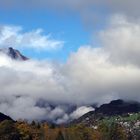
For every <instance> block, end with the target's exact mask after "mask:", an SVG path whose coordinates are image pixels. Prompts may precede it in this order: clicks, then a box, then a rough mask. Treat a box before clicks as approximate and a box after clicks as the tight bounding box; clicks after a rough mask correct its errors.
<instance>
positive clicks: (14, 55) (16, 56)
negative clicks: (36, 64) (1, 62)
mask: <svg viewBox="0 0 140 140" xmlns="http://www.w3.org/2000/svg"><path fill="white" fill-rule="evenodd" d="M0 52H1V53H3V54H6V55H7V56H9V57H10V58H11V59H13V60H22V61H25V60H28V58H27V57H26V56H24V55H22V54H21V53H20V52H19V51H18V50H15V49H13V48H12V47H9V48H2V49H0Z"/></svg>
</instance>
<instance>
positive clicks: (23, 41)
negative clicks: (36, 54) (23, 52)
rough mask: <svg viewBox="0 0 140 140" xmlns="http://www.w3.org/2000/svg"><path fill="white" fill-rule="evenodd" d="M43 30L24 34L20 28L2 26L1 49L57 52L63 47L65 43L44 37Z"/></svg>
mask: <svg viewBox="0 0 140 140" xmlns="http://www.w3.org/2000/svg"><path fill="white" fill-rule="evenodd" d="M43 32H44V31H43V30H42V29H36V30H32V31H29V32H24V31H23V28H22V27H20V26H9V25H7V26H5V25H3V26H0V47H11V46H12V47H14V48H24V49H30V48H31V49H34V50H37V51H46V50H47V51H49V50H56V49H60V48H62V47H63V44H64V42H63V41H60V40H55V39H52V37H51V35H44V33H43Z"/></svg>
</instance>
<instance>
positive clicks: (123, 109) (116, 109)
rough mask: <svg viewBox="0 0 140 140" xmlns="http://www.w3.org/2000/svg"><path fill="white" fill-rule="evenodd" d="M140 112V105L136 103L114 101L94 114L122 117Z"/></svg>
mask: <svg viewBox="0 0 140 140" xmlns="http://www.w3.org/2000/svg"><path fill="white" fill-rule="evenodd" d="M137 112H140V103H138V102H134V101H123V100H114V101H111V102H110V103H109V104H103V105H101V106H100V107H99V108H96V109H95V112H94V113H102V114H104V115H121V114H125V113H137Z"/></svg>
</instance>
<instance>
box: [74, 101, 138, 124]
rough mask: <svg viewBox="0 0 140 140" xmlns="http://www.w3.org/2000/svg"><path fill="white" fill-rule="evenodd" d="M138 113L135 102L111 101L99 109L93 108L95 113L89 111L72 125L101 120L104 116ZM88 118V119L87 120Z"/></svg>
mask: <svg viewBox="0 0 140 140" xmlns="http://www.w3.org/2000/svg"><path fill="white" fill-rule="evenodd" d="M138 112H140V103H138V102H135V101H123V100H120V99H119V100H113V101H111V102H110V103H108V104H103V105H101V106H100V107H97V108H95V111H91V112H88V113H86V114H85V115H83V116H82V117H80V118H78V119H77V120H74V121H73V122H72V123H82V122H84V123H89V122H92V121H94V120H98V119H102V118H104V117H105V116H108V117H112V116H118V115H120V116H123V115H126V114H131V113H138ZM87 118H88V119H87Z"/></svg>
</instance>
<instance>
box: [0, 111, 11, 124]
mask: <svg viewBox="0 0 140 140" xmlns="http://www.w3.org/2000/svg"><path fill="white" fill-rule="evenodd" d="M4 120H11V121H13V120H12V119H11V118H10V117H9V116H6V115H4V114H2V113H0V122H2V121H4Z"/></svg>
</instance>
